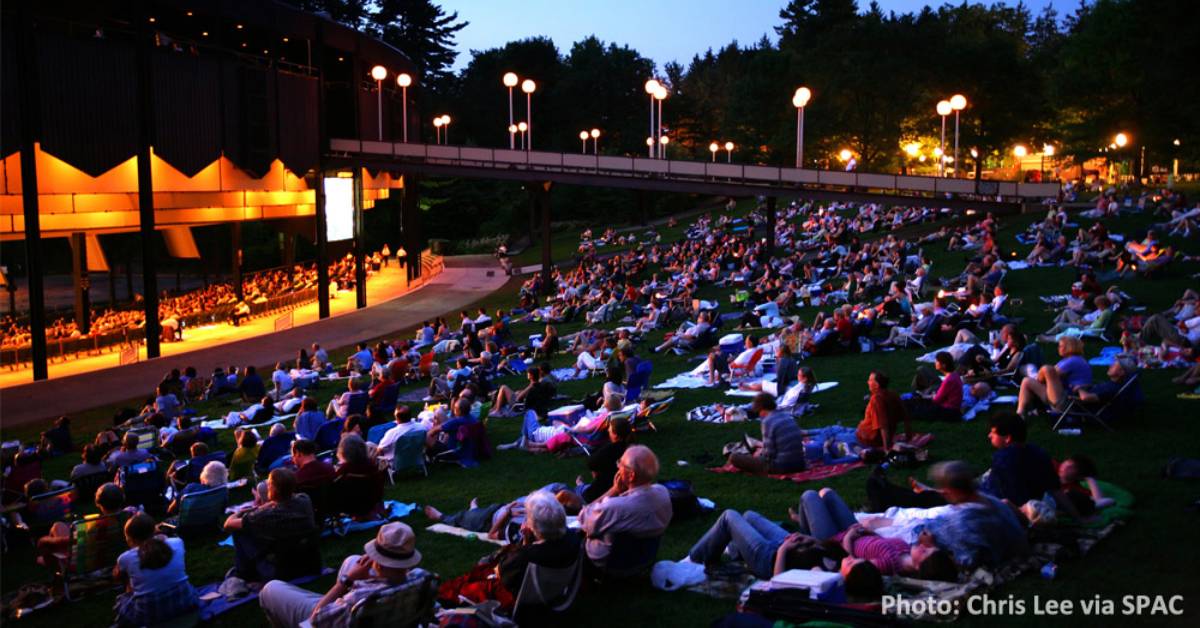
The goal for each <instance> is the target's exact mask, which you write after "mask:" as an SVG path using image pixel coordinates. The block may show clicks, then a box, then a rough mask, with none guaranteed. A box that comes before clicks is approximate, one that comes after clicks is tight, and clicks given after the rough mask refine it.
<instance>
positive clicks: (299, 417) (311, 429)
mask: <svg viewBox="0 0 1200 628" xmlns="http://www.w3.org/2000/svg"><path fill="white" fill-rule="evenodd" d="M327 420H328V419H327V418H326V417H325V415H324V414H323V413H322V412H321V411H320V410H318V409H317V400H316V399H314V398H312V397H305V398H304V400H303V401H301V402H300V412H299V413H297V414H296V420H295V421H294V422H293V423H292V430H293V431H295V432H296V435H297V436H299V437H300V438H307V439H309V440H312V439H313V438H316V436H317V430H318V429H319V428H320V427H321V426H322V425H324V424H325V421H327Z"/></svg>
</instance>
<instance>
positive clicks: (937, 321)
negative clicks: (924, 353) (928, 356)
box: [895, 314, 942, 349]
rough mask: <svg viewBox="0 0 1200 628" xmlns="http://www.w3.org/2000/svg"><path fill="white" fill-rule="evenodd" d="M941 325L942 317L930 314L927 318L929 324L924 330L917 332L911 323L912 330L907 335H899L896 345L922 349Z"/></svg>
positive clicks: (914, 324)
mask: <svg viewBox="0 0 1200 628" xmlns="http://www.w3.org/2000/svg"><path fill="white" fill-rule="evenodd" d="M941 325H942V316H941V315H940V314H932V315H930V317H929V322H928V323H926V324H925V328H924V329H922V330H921V331H917V324H916V323H913V326H912V329H911V330H910V331H909V332H908V333H901V334H900V337H899V338H897V339H896V343H895V344H896V345H897V346H900V347H905V348H908V346H909V343H912V344H916V345H917V346H918V347H921V348H922V349H924V348H926V347H925V345H926V344H928V343H929V341H930V340H931V338H932V336H933V334H934V333H936V332H937V330H938V328H939V327H941Z"/></svg>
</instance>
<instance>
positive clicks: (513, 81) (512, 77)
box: [504, 72, 521, 150]
mask: <svg viewBox="0 0 1200 628" xmlns="http://www.w3.org/2000/svg"><path fill="white" fill-rule="evenodd" d="M520 80H521V79H519V78H518V77H517V75H516V74H514V73H512V72H505V73H504V86H505V87H507V88H508V128H509V132H508V149H509V150H512V149H514V148H516V147H517V144H516V142H517V138H516V134H515V133H514V132H513V131H512V126H513V88H514V87H516V86H517V82H518V81H520Z"/></svg>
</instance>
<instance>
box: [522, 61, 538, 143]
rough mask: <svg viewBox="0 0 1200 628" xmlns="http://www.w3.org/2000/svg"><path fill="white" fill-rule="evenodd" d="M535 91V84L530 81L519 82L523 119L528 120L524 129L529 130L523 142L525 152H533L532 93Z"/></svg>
mask: <svg viewBox="0 0 1200 628" xmlns="http://www.w3.org/2000/svg"><path fill="white" fill-rule="evenodd" d="M536 90H537V83H534V82H533V81H532V80H530V79H525V80H524V81H522V82H521V91H523V92H525V118H526V119H528V120H529V124H527V125H526V128H527V129H528V130H529V133H528V135H527V136H526V140H525V150H533V92H534V91H536Z"/></svg>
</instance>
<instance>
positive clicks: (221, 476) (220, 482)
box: [167, 460, 229, 515]
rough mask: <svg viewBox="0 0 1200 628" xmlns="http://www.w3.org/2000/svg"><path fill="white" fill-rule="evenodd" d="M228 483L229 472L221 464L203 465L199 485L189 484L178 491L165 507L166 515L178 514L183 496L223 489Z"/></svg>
mask: <svg viewBox="0 0 1200 628" xmlns="http://www.w3.org/2000/svg"><path fill="white" fill-rule="evenodd" d="M228 482H229V470H228V469H226V468H225V465H224V464H222V463H221V462H219V461H217V460H213V461H212V462H210V463H208V464H206V465H204V468H203V469H202V470H201V471H200V482H199V483H196V482H190V483H188V484H187V485H186V486H184V487H183V490H181V491H179V493H178V494H176V495H175V499H173V500H171V503H170V504H169V505H168V506H167V514H171V515H173V514H175V513H177V512H179V504H180V502H182V501H183V496H184V495H188V494H190V493H198V492H200V491H205V490H208V489H210V488H217V487H222V488H224V486H225V485H226V484H227V483H228Z"/></svg>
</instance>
